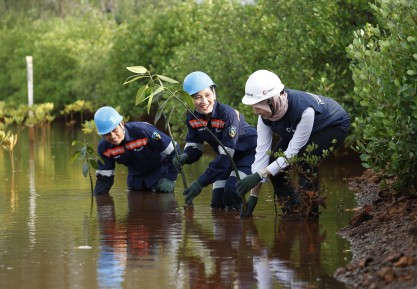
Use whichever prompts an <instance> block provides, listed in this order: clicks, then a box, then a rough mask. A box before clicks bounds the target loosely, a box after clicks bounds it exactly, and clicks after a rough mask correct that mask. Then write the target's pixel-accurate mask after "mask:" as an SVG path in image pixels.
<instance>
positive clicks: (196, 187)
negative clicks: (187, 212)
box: [182, 181, 203, 206]
mask: <svg viewBox="0 0 417 289" xmlns="http://www.w3.org/2000/svg"><path fill="white" fill-rule="evenodd" d="M202 189H203V187H202V186H201V185H200V183H199V182H198V181H195V182H193V183H192V184H191V185H190V186H189V187H188V188H186V189H185V190H184V192H183V193H182V194H183V195H184V196H185V204H186V205H187V206H189V205H191V204H192V203H193V200H194V198H195V197H197V196H198V195H199V194H200V193H201V190H202Z"/></svg>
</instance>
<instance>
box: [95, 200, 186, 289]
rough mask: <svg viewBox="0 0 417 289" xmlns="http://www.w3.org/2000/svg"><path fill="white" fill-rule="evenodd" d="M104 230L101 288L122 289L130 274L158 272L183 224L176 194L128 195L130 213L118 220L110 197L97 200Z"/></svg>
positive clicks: (101, 245) (101, 241)
mask: <svg viewBox="0 0 417 289" xmlns="http://www.w3.org/2000/svg"><path fill="white" fill-rule="evenodd" d="M95 199H96V204H97V212H98V221H99V228H100V253H99V259H98V264H97V273H98V274H97V275H98V283H99V288H122V283H123V281H124V280H125V275H126V270H127V269H129V270H131V269H133V268H135V267H136V268H137V267H139V268H156V267H157V264H156V263H157V262H158V261H159V259H160V255H162V254H163V253H164V252H163V251H164V249H165V247H167V248H169V246H168V245H169V244H170V243H171V238H170V235H173V234H175V232H174V231H173V230H172V228H173V227H172V225H175V224H179V223H180V215H179V214H178V213H177V203H176V201H175V197H174V195H173V194H154V193H148V192H146V193H145V192H129V193H127V200H128V213H127V216H126V217H125V218H122V219H119V220H117V219H116V212H115V206H114V200H113V198H112V197H111V196H110V195H104V196H96V197H95Z"/></svg>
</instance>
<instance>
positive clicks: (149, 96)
mask: <svg viewBox="0 0 417 289" xmlns="http://www.w3.org/2000/svg"><path fill="white" fill-rule="evenodd" d="M126 68H127V70H129V71H130V72H133V73H134V74H133V75H131V76H129V77H128V78H127V79H126V80H125V82H124V84H128V83H131V82H134V81H138V80H142V79H145V80H147V83H146V84H145V85H143V86H141V87H140V88H139V89H138V91H137V93H136V101H135V104H136V105H140V104H141V103H144V102H146V101H147V104H146V107H147V112H148V114H149V113H150V110H151V106H152V103H156V104H157V105H158V109H157V112H156V115H155V120H154V122H155V123H157V122H158V120H159V119H160V117H161V116H162V115H163V116H164V117H165V123H166V124H167V125H169V123H170V119H171V115H172V111H173V110H174V108H175V103H179V104H180V105H182V106H183V107H184V108H185V109H186V110H187V111H188V112H189V113H190V114H191V115H192V117H193V118H194V119H195V120H196V121H198V122H200V124H201V125H202V127H204V128H205V130H206V131H207V132H208V133H209V134H210V136H212V137H213V139H214V140H215V141H216V142H217V143H218V144H219V145H220V146H221V147H222V148H223V150H224V151H225V153H226V155H227V157H228V158H229V160H230V162H231V164H232V167H233V169H234V171H235V174H236V178H237V179H238V180H240V177H239V172H238V170H237V167H236V164H235V162H234V161H233V158H232V157H231V155H230V154H229V152H228V150H227V149H226V148H225V147H224V146H223V144H222V143H221V141H220V140H219V139H218V138H217V137H216V136H215V135H214V134H213V133H212V132H211V131H210V130H209V129H207V128H206V126H205V125H204V124H203V123H202V122H201V121H200V120H199V119H198V117H197V116H196V115H195V114H194V112H193V110H192V109H190V107H193V106H194V104H193V102H192V98H191V96H190V95H189V94H188V93H187V92H186V91H184V90H181V89H180V90H175V91H173V90H171V89H170V88H168V87H167V86H165V85H164V82H167V83H169V84H178V83H179V82H178V81H176V80H174V79H172V78H170V77H167V76H164V75H159V74H151V73H150V72H149V71H148V70H147V69H146V68H145V67H143V66H132V67H126ZM166 93H167V94H166ZM165 110H169V113H168V114H165V113H164V112H165ZM242 206H243V209H244V210H246V199H245V197H244V196H242Z"/></svg>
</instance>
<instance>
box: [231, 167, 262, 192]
mask: <svg viewBox="0 0 417 289" xmlns="http://www.w3.org/2000/svg"><path fill="white" fill-rule="evenodd" d="M261 180H262V178H261V176H260V175H259V174H258V173H254V174H251V175H249V176H246V177H245V178H243V179H241V180H240V181H238V182H237V184H236V188H237V191H238V193H239V194H240V195H241V196H242V197H243V196H244V195H246V193H247V192H249V191H250V190H251V189H253V188H254V187H255V186H256V185H257V184H258V183H259V182H260V181H261Z"/></svg>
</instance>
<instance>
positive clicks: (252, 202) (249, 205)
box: [240, 195, 258, 218]
mask: <svg viewBox="0 0 417 289" xmlns="http://www.w3.org/2000/svg"><path fill="white" fill-rule="evenodd" d="M257 203H258V197H257V196H252V195H250V196H249V198H248V200H247V201H246V210H245V208H243V206H242V207H241V208H240V217H241V218H249V217H252V212H253V210H254V209H255V207H256V204H257Z"/></svg>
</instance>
